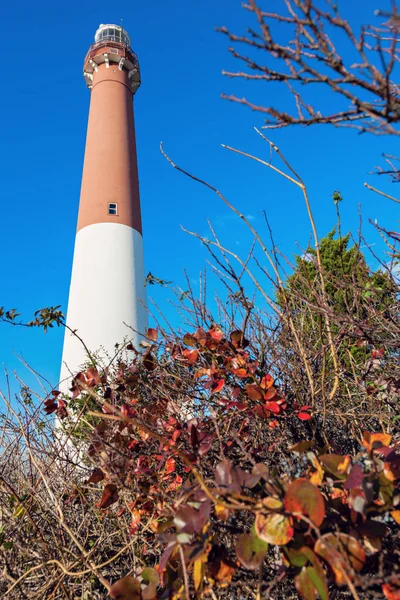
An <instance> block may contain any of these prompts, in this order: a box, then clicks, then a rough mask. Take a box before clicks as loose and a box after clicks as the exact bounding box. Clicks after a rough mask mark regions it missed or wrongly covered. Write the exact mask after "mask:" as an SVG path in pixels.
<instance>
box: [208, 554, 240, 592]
mask: <svg viewBox="0 0 400 600" xmlns="http://www.w3.org/2000/svg"><path fill="white" fill-rule="evenodd" d="M209 569H210V571H211V576H212V578H213V579H214V581H215V582H216V583H217V584H218V585H220V586H221V587H227V586H228V585H229V584H230V582H231V581H232V577H233V576H234V574H235V572H236V569H235V567H233V565H231V564H229V563H228V562H225V561H224V560H222V559H221V560H220V561H219V562H217V563H215V562H214V563H210V564H209Z"/></svg>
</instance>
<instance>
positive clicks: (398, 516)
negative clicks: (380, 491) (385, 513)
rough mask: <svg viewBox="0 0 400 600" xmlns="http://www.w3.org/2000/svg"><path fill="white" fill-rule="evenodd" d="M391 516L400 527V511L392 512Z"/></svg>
mask: <svg viewBox="0 0 400 600" xmlns="http://www.w3.org/2000/svg"><path fill="white" fill-rule="evenodd" d="M390 516H391V517H392V519H394V520H395V521H396V523H398V524H399V525H400V510H392V512H391V513H390Z"/></svg>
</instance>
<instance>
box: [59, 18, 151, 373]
mask: <svg viewBox="0 0 400 600" xmlns="http://www.w3.org/2000/svg"><path fill="white" fill-rule="evenodd" d="M83 74H84V78H85V81H86V84H87V86H88V88H89V89H90V110H89V120H88V127H87V137H86V148H85V158H84V165H83V173H82V185H81V194H80V204H79V214H78V225H77V231H76V238H75V249H74V257H73V266H72V275H71V283H70V290H69V300H68V311H67V318H66V324H67V328H66V330H65V337H64V347H63V355H62V367H61V376H60V379H61V382H63V381H64V382H66V381H68V380H69V379H70V376H71V374H75V373H76V372H77V371H78V370H79V369H80V368H81V367H82V366H83V365H84V364H85V362H87V360H88V356H87V350H89V351H90V353H96V355H97V356H99V357H100V359H101V360H102V361H103V363H104V364H105V365H106V364H107V363H108V362H109V360H111V359H112V358H113V357H114V356H115V354H116V344H119V345H120V344H122V343H123V342H124V341H126V340H129V341H131V342H132V343H133V345H134V346H137V345H138V342H139V339H140V334H142V333H144V332H145V329H146V327H147V311H146V295H145V286H144V261H143V239H142V220H141V212H140V197H139V179H138V166H137V155H136V140H135V129H134V112H133V98H134V95H135V93H136V91H137V89H138V88H139V85H140V71H139V63H138V59H137V56H136V54H135V53H134V52H133V51H132V49H131V44H130V39H129V35H128V33H127V32H126V31H125V30H124V29H123V28H122V27H119V26H117V25H100V27H99V28H98V30H97V31H96V34H95V39H94V44H92V45H91V46H90V48H89V50H88V52H87V54H86V57H85V61H84V69H83ZM72 332H75V334H74V333H72ZM82 342H84V343H82Z"/></svg>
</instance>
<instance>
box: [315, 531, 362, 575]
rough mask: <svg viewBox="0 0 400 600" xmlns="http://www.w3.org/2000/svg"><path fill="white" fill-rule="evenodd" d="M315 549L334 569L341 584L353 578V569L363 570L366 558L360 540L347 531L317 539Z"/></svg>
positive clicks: (328, 534)
mask: <svg viewBox="0 0 400 600" xmlns="http://www.w3.org/2000/svg"><path fill="white" fill-rule="evenodd" d="M314 551H315V552H316V553H317V554H319V556H321V557H322V558H323V559H324V560H325V562H326V563H327V565H328V566H329V567H330V568H331V569H332V571H333V573H334V575H335V581H336V584H337V585H339V586H341V585H346V584H347V581H348V580H349V579H350V580H351V579H353V578H354V576H353V571H357V572H359V571H361V569H362V568H363V566H364V563H365V560H366V555H365V551H364V549H363V547H362V546H361V544H360V542H359V541H358V540H356V538H354V537H352V536H350V535H347V534H346V533H337V534H335V533H326V534H325V535H323V536H322V537H321V538H319V539H318V540H317V542H316V544H315V547H314Z"/></svg>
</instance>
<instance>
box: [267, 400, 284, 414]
mask: <svg viewBox="0 0 400 600" xmlns="http://www.w3.org/2000/svg"><path fill="white" fill-rule="evenodd" d="M265 408H266V409H267V410H270V411H271V412H273V413H275V414H277V415H279V413H280V412H281V407H280V406H279V404H278V403H277V402H267V403H266V405H265Z"/></svg>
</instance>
